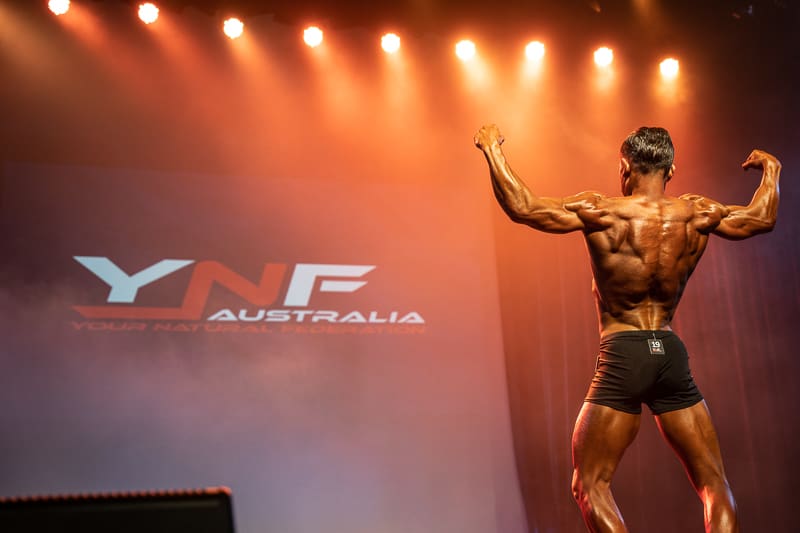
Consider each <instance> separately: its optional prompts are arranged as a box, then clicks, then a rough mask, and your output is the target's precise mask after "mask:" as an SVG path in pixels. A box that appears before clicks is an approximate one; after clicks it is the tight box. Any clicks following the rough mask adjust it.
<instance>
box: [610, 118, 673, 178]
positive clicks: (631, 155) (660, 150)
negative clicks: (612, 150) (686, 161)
mask: <svg viewBox="0 0 800 533" xmlns="http://www.w3.org/2000/svg"><path fill="white" fill-rule="evenodd" d="M619 151H620V154H621V155H622V157H624V158H625V159H627V160H628V162H629V163H630V164H631V168H633V170H635V171H637V172H641V173H642V174H649V173H651V172H653V171H654V170H663V171H664V172H665V173H666V172H668V171H669V169H670V168H671V167H672V161H673V160H674V158H675V147H674V146H672V139H670V137H669V132H668V131H667V130H665V129H664V128H648V127H641V128H639V129H638V130H636V131H634V132H633V133H631V134H630V135H628V138H627V139H625V140H624V141H623V142H622V147H620V149H619Z"/></svg>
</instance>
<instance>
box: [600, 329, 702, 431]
mask: <svg viewBox="0 0 800 533" xmlns="http://www.w3.org/2000/svg"><path fill="white" fill-rule="evenodd" d="M654 336H655V339H656V340H657V341H660V343H658V342H656V343H655V351H656V353H651V346H650V344H651V343H650V342H648V340H649V341H653V339H654ZM659 346H660V347H661V348H662V349H663V352H664V353H663V354H662V353H658V352H659V351H661V350H659ZM702 400H703V396H702V394H700V391H699V390H698V389H697V386H696V385H695V384H694V379H692V374H691V372H690V371H689V355H688V353H687V352H686V347H685V346H684V345H683V342H681V340H680V339H679V338H678V336H677V335H675V333H673V332H671V331H649V330H637V331H620V332H617V333H611V334H609V335H606V336H605V337H603V338H602V339H600V355H598V356H597V367H596V370H595V374H594V378H592V384H591V386H590V387H589V392H588V393H587V394H586V400H585V401H587V402H592V403H596V404H600V405H605V406H607V407H612V408H614V409H617V410H619V411H624V412H626V413H631V414H640V413H641V412H642V402H644V403H646V404H647V406H648V407H649V408H650V410H651V411H652V412H653V414H656V415H659V414H662V413H666V412H668V411H675V410H677V409H684V408H686V407H691V406H693V405H694V404H696V403H698V402H700V401H702Z"/></svg>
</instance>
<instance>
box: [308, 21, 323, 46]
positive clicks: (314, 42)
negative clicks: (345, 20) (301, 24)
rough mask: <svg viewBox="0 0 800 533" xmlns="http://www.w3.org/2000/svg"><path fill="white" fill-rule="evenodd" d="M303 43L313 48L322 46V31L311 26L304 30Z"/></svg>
mask: <svg viewBox="0 0 800 533" xmlns="http://www.w3.org/2000/svg"><path fill="white" fill-rule="evenodd" d="M303 41H305V43H306V44H307V45H308V46H310V47H311V48H316V47H317V46H319V45H321V44H322V30H321V29H319V28H317V27H316V26H309V27H308V28H306V29H305V30H303Z"/></svg>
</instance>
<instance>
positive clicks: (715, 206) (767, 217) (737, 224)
mask: <svg viewBox="0 0 800 533" xmlns="http://www.w3.org/2000/svg"><path fill="white" fill-rule="evenodd" d="M742 168H744V169H745V170H747V169H749V168H760V169H761V170H762V175H761V183H760V184H759V186H758V188H757V189H756V192H755V194H753V198H752V200H750V203H749V204H748V205H746V206H742V205H723V204H720V203H718V202H714V201H713V200H708V199H705V198H701V197H696V196H693V195H687V196H686V197H685V198H686V199H688V200H694V201H695V202H697V201H698V200H699V202H700V205H701V207H702V208H703V211H704V214H706V215H708V221H709V222H710V227H709V230H710V233H713V234H714V235H719V236H720V237H724V238H726V239H731V240H741V239H746V238H748V237H752V236H754V235H758V234H760V233H767V232H769V231H772V228H774V227H775V222H776V220H777V217H778V200H779V197H780V189H779V186H778V181H779V178H780V174H781V163H780V161H778V159H777V158H776V157H775V156H773V155H771V154H769V153H767V152H764V151H762V150H753V151H752V152H751V153H750V156H749V157H748V158H747V159H746V160H745V162H744V163H742Z"/></svg>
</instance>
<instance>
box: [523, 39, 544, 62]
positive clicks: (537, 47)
mask: <svg viewBox="0 0 800 533" xmlns="http://www.w3.org/2000/svg"><path fill="white" fill-rule="evenodd" d="M525 57H527V58H528V59H529V60H531V61H539V60H541V59H542V58H543V57H544V43H541V42H539V41H531V42H529V43H528V45H527V46H526V47H525Z"/></svg>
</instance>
